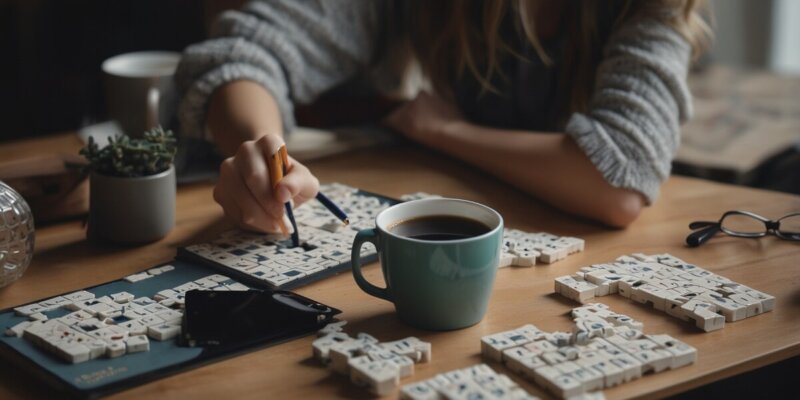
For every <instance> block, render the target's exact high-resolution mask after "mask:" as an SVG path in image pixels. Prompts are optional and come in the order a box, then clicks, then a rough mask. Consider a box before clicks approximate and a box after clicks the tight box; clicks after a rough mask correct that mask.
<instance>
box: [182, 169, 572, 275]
mask: <svg viewBox="0 0 800 400" xmlns="http://www.w3.org/2000/svg"><path fill="white" fill-rule="evenodd" d="M320 191H321V192H323V193H326V195H327V196H328V197H329V198H331V200H332V201H334V202H335V203H337V204H338V205H339V206H340V207H341V208H342V210H343V211H344V212H345V213H346V214H347V216H348V219H349V220H350V224H349V225H347V226H345V225H343V224H342V222H341V221H339V220H338V219H336V218H335V217H334V216H333V215H332V214H331V212H330V211H328V210H327V209H326V208H325V207H324V206H322V204H320V203H319V202H317V201H313V200H312V201H309V202H306V203H304V204H303V205H301V206H299V207H297V208H295V210H294V216H295V220H296V221H297V224H298V230H299V231H300V237H301V239H302V240H303V245H302V246H299V247H291V243H290V242H289V241H287V240H286V238H284V237H282V236H281V235H279V234H268V235H264V234H256V233H247V232H243V231H238V230H236V231H230V232H226V233H224V234H223V235H222V236H221V237H220V238H219V239H217V240H215V241H213V242H210V243H203V244H197V245H192V246H188V247H186V248H185V249H184V250H185V251H186V252H188V253H189V254H193V255H194V256H197V257H200V258H202V259H204V260H206V261H211V263H212V264H213V265H215V266H221V267H223V268H225V269H228V270H231V271H235V273H237V274H239V275H240V276H242V275H243V276H246V277H249V278H251V279H255V280H257V282H264V283H266V284H267V285H269V286H270V287H274V288H291V287H296V286H300V285H302V284H306V283H310V282H313V281H314V280H318V279H322V278H324V277H326V276H328V275H330V274H331V273H333V272H338V271H340V270H343V269H345V268H347V267H349V264H350V252H351V249H352V244H353V239H354V238H355V235H356V233H357V232H358V231H359V230H361V229H368V228H374V226H375V222H374V221H375V217H376V216H377V215H378V213H380V212H381V211H383V210H384V209H386V208H388V207H389V206H391V202H390V201H389V200H381V199H379V198H377V197H373V196H370V195H365V194H361V193H359V190H358V189H356V188H353V187H350V186H346V185H342V184H338V183H333V184H326V185H322V186H321V187H320ZM435 197H439V196H437V195H432V194H428V193H423V192H418V193H414V194H408V195H404V196H402V197H401V199H402V200H403V201H408V200H415V199H424V198H435ZM583 248H584V241H583V240H581V239H578V238H572V237H559V236H556V235H551V234H549V233H544V232H541V233H527V232H523V231H519V230H515V229H509V230H506V231H505V233H504V246H503V252H502V255H501V257H500V265H499V267H507V266H510V265H515V266H522V267H525V266H532V265H535V264H536V262H537V260H539V261H542V262H545V263H553V262H556V261H558V260H561V259H563V258H565V257H567V256H568V255H569V254H573V253H576V252H579V251H583ZM375 256H376V252H375V248H374V247H373V246H372V245H371V244H367V245H366V246H364V247H362V248H361V257H375Z"/></svg>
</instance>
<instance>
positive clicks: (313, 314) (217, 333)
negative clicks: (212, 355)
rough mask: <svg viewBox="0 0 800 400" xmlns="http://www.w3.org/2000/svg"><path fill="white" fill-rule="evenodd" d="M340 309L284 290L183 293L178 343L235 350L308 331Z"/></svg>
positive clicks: (286, 338)
mask: <svg viewBox="0 0 800 400" xmlns="http://www.w3.org/2000/svg"><path fill="white" fill-rule="evenodd" d="M339 313H341V311H339V310H337V309H335V308H332V307H329V306H326V305H324V304H321V303H319V302H316V301H314V300H311V299H309V298H306V297H303V296H300V295H298V294H296V293H292V292H288V291H282V290H277V291H261V290H248V291H224V292H223V291H210V290H191V291H189V292H187V293H186V298H185V316H186V317H185V318H184V321H183V329H182V330H181V340H180V342H179V343H180V344H181V345H185V346H192V347H194V346H204V347H210V346H221V347H238V346H240V345H250V344H253V343H256V342H265V343H270V342H282V341H285V340H288V339H291V338H294V337H299V336H302V335H305V334H308V333H312V332H314V331H316V330H318V329H320V328H322V327H323V326H325V325H326V324H328V323H329V322H330V321H331V320H332V319H333V317H334V316H335V315H336V314H339Z"/></svg>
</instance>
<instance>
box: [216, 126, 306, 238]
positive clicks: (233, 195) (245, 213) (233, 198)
mask: <svg viewBox="0 0 800 400" xmlns="http://www.w3.org/2000/svg"><path fill="white" fill-rule="evenodd" d="M283 144H284V142H283V139H281V138H280V137H279V136H276V135H266V136H263V137H261V138H260V139H258V140H251V141H246V142H244V143H242V144H241V146H239V149H238V151H237V152H236V154H235V155H234V156H233V157H230V158H228V159H226V160H225V161H223V162H222V166H221V167H220V175H219V181H218V182H217V185H216V186H215V187H214V200H216V202H217V203H219V204H220V205H221V206H222V209H223V210H224V211H225V215H226V216H227V217H228V218H229V219H230V220H232V221H233V222H234V223H236V225H237V226H239V227H240V228H242V229H246V230H251V231H260V232H277V231H278V230H279V229H278V226H279V225H278V221H279V220H281V219H283V218H284V208H283V204H284V203H285V202H287V201H289V200H293V201H294V203H295V205H299V204H301V203H303V202H305V201H307V200H309V199H311V198H313V197H314V196H316V195H317V192H318V191H319V180H317V178H316V177H315V176H314V175H312V174H311V172H310V171H309V170H308V168H306V167H305V166H304V165H303V164H300V163H299V162H297V161H296V160H294V159H293V158H291V157H289V165H288V168H287V173H286V175H285V176H284V177H283V179H282V180H281V181H280V183H278V185H277V187H275V189H274V190H273V187H272V182H270V180H269V170H268V165H269V164H268V163H267V160H268V158H269V157H270V156H271V155H272V154H275V153H276V152H277V151H278V149H279V148H280V147H281V146H282V145H283Z"/></svg>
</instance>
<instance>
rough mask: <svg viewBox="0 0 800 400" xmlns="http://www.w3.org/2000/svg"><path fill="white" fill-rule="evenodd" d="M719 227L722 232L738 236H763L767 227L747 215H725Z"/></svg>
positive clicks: (762, 222)
mask: <svg viewBox="0 0 800 400" xmlns="http://www.w3.org/2000/svg"><path fill="white" fill-rule="evenodd" d="M721 225H722V230H723V231H726V232H727V233H734V234H739V235H747V236H754V235H763V234H765V233H766V232H767V226H766V225H765V224H764V221H761V220H759V219H758V218H755V217H753V216H751V215H748V214H738V213H731V214H727V215H725V217H724V218H723V219H722V221H721ZM781 225H783V223H781Z"/></svg>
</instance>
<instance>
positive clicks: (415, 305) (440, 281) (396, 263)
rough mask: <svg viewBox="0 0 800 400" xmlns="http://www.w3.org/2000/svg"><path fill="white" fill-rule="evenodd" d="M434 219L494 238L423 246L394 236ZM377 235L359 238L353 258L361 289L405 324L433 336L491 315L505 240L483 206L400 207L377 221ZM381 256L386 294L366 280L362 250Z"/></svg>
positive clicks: (499, 221) (428, 203) (432, 203)
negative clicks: (412, 223) (463, 223)
mask: <svg viewBox="0 0 800 400" xmlns="http://www.w3.org/2000/svg"><path fill="white" fill-rule="evenodd" d="M432 216H448V217H461V218H466V219H471V220H473V221H478V222H480V223H482V224H483V225H486V227H487V229H488V232H485V233H483V234H479V235H477V236H473V237H467V238H463V239H456V240H421V239H415V238H411V237H407V236H401V235H399V234H397V233H396V232H393V228H395V227H396V226H397V225H398V224H400V223H402V222H405V221H409V220H414V219H417V218H425V217H432ZM375 225H376V228H375V229H364V230H361V231H359V232H358V234H357V235H356V237H355V240H354V242H353V250H352V254H351V260H352V266H353V276H354V277H355V280H356V283H357V284H358V286H359V287H360V288H361V289H362V290H364V291H365V292H367V293H368V294H371V295H373V296H375V297H379V298H381V299H384V300H388V301H390V302H392V303H394V305H395V309H396V310H397V314H398V316H399V317H400V319H401V320H402V321H404V322H406V323H407V324H409V325H411V326H414V327H417V328H421V329H429V330H451V329H459V328H464V327H467V326H471V325H474V324H477V323H478V322H480V321H481V319H483V316H484V314H486V308H487V307H488V305H489V298H490V297H491V293H492V287H493V286H494V279H495V273H496V271H497V265H498V263H499V257H500V249H501V246H502V238H503V218H502V217H501V216H500V214H499V213H498V212H497V211H495V210H493V209H491V208H489V207H486V206H484V205H482V204H478V203H475V202H471V201H467V200H458V199H445V198H434V199H422V200H414V201H409V202H405V203H400V204H397V205H394V206H392V207H390V208H387V209H386V210H384V211H382V212H381V213H380V214H378V216H377V217H376V218H375ZM364 242H371V243H372V244H374V245H375V247H376V248H377V250H378V255H379V258H380V262H381V268H382V271H383V276H384V280H385V281H386V288H380V287H377V286H375V285H373V284H371V283H369V282H367V280H366V279H364V276H363V275H362V274H361V260H360V253H361V246H362V245H363V244H364Z"/></svg>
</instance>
